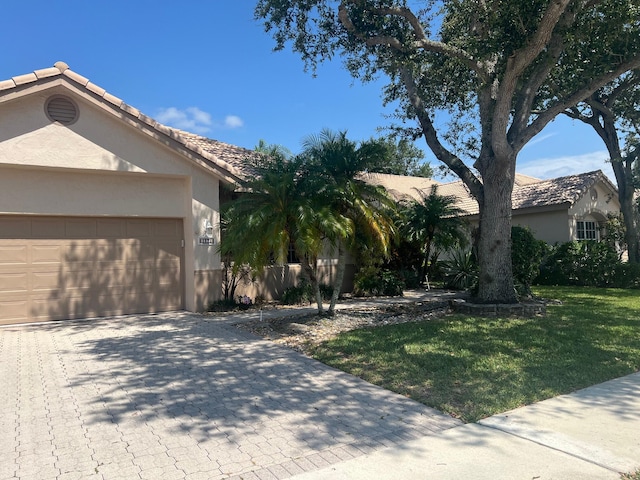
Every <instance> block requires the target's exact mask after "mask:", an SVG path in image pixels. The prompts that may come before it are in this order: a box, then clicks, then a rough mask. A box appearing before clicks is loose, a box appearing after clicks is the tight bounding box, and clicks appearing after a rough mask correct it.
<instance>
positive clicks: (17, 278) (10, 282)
mask: <svg viewBox="0 0 640 480" xmlns="http://www.w3.org/2000/svg"><path fill="white" fill-rule="evenodd" d="M28 280H29V277H28V275H27V273H7V272H3V271H2V269H0V293H3V294H16V293H18V294H25V293H26V292H27V291H28V290H29V281H28Z"/></svg>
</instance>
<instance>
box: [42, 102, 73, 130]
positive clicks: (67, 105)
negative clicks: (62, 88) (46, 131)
mask: <svg viewBox="0 0 640 480" xmlns="http://www.w3.org/2000/svg"><path fill="white" fill-rule="evenodd" d="M44 109H45V112H46V113H47V117H49V120H51V121H52V122H58V123H61V124H62V125H71V124H72V123H74V122H75V121H76V120H78V107H77V106H76V104H75V103H74V102H72V101H71V99H69V98H68V97H63V96H60V95H56V96H53V97H51V98H49V100H47V103H46V104H45V107H44Z"/></svg>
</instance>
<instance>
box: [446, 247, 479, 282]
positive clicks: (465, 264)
mask: <svg viewBox="0 0 640 480" xmlns="http://www.w3.org/2000/svg"><path fill="white" fill-rule="evenodd" d="M440 267H441V269H442V274H443V276H444V280H445V286H446V287H447V288H453V289H456V290H475V289H476V288H477V286H478V262H477V261H476V258H475V255H474V254H473V251H472V250H471V249H469V248H457V249H455V250H453V251H452V252H450V257H449V258H448V259H447V260H444V261H442V262H440Z"/></svg>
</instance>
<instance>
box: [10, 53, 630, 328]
mask: <svg viewBox="0 0 640 480" xmlns="http://www.w3.org/2000/svg"><path fill="white" fill-rule="evenodd" d="M252 154H253V152H252V151H250V150H247V149H243V148H240V147H236V146H233V145H229V144H226V143H223V142H218V141H216V140H212V139H208V138H204V137H201V136H198V135H195V134H192V133H189V132H184V131H180V130H177V129H174V128H170V127H167V126H164V125H161V124H159V123H158V122H156V121H155V120H153V119H152V118H150V117H148V116H146V115H144V114H143V113H141V112H140V111H138V110H137V109H135V108H133V107H131V106H129V105H127V104H126V103H124V102H123V101H122V100H120V99H119V98H117V97H115V96H113V95H111V94H109V93H108V92H106V91H105V90H104V89H103V88H101V87H99V86H97V85H95V84H94V83H92V82H90V81H89V80H88V79H87V78H85V77H83V76H81V75H79V74H78V73H76V72H74V71H72V70H71V69H69V67H68V66H67V65H66V64H65V63H63V62H58V63H56V64H55V65H54V66H53V67H51V68H45V69H42V70H36V71H35V72H32V73H29V74H25V75H19V76H16V77H13V78H11V79H8V80H4V81H0V324H11V323H22V322H37V321H47V320H57V319H72V318H85V317H101V316H110V315H119V314H127V313H151V312H161V311H172V310H182V309H185V310H189V311H202V310H204V309H205V308H206V307H207V305H208V304H209V303H210V302H212V301H215V300H218V299H219V298H220V296H221V290H222V288H221V287H222V276H223V273H222V272H223V270H222V263H221V259H220V256H219V254H218V253H217V248H216V245H217V244H218V242H219V240H220V231H219V220H220V205H221V202H224V201H225V200H228V199H229V198H230V196H229V191H230V189H228V188H225V186H231V187H233V186H234V185H237V184H238V182H239V180H241V179H242V178H246V177H247V176H248V175H250V174H251V173H250V171H248V170H247V168H246V159H247V157H248V156H250V155H252ZM366 179H367V181H370V182H372V183H376V184H381V185H384V186H386V187H387V188H388V189H389V191H391V193H392V194H394V195H396V197H397V198H404V197H407V196H414V197H415V196H416V195H417V190H416V189H421V190H425V191H428V189H429V188H430V186H431V185H432V184H433V183H437V182H434V181H433V180H431V179H424V178H418V177H398V176H394V175H382V174H369V175H367V176H366ZM438 191H439V193H441V194H444V195H450V194H453V195H456V197H457V198H458V203H459V206H460V207H461V208H464V209H465V211H466V212H467V217H468V218H469V219H470V220H471V221H472V222H473V221H475V222H477V205H476V204H475V201H474V200H473V199H472V198H471V197H470V196H469V195H468V193H467V192H466V190H465V188H464V186H463V184H462V183H461V182H451V183H444V184H439V190H438ZM618 210H619V204H618V198H617V192H616V190H615V187H613V185H612V184H611V183H610V182H609V181H608V180H607V179H606V177H605V176H604V175H602V172H591V173H588V174H583V175H576V176H572V177H564V178H563V179H554V180H539V179H534V178H531V177H525V176H522V175H519V176H518V179H517V181H516V189H515V190H514V223H519V224H522V225H528V226H530V227H531V228H532V229H533V230H534V232H535V233H536V235H537V236H538V238H541V239H543V240H546V241H548V242H551V243H554V242H562V241H567V240H570V239H574V238H597V236H598V235H599V233H598V229H597V228H596V227H597V224H600V223H601V222H603V221H604V220H605V219H606V214H607V212H609V211H618ZM319 269H320V273H321V275H322V276H324V278H325V279H327V280H329V279H330V276H331V275H332V274H333V272H334V269H335V261H334V260H333V259H332V258H331V255H330V252H327V255H325V258H322V259H320V261H319ZM299 272H300V265H296V264H290V265H285V266H283V267H274V268H272V269H269V271H268V272H267V273H266V276H265V277H264V278H263V279H262V280H261V282H260V283H259V284H256V283H252V284H249V285H243V286H242V287H241V289H240V290H239V293H247V294H248V295H250V296H252V297H255V296H256V295H262V296H264V297H265V298H273V297H277V296H278V294H279V293H281V292H282V290H283V289H284V288H286V286H289V285H292V284H295V283H296V281H297V279H298V277H299ZM352 274H353V265H351V266H350V268H349V272H348V276H351V275H352Z"/></svg>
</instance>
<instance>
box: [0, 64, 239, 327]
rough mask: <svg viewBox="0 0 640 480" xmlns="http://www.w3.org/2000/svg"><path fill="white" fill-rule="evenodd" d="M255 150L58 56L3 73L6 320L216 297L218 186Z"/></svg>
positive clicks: (2, 282)
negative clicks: (177, 117) (138, 101)
mask: <svg viewBox="0 0 640 480" xmlns="http://www.w3.org/2000/svg"><path fill="white" fill-rule="evenodd" d="M250 153H251V152H250V151H248V150H245V149H242V148H239V147H234V146H232V145H227V144H224V143H221V142H216V141H213V140H207V141H206V142H204V143H203V142H202V139H201V137H197V136H194V135H191V134H188V133H186V132H181V131H178V130H175V129H171V128H168V127H165V126H163V125H160V124H159V123H157V122H156V121H154V120H153V119H151V118H149V117H147V116H145V115H143V114H142V113H140V112H139V111H138V110H136V109H135V108H133V107H131V106H129V105H127V104H125V103H124V102H123V101H122V100H120V99H119V98H116V97H114V96H113V95H110V94H109V93H107V92H105V90H104V89H102V88H100V87H98V86H97V85H95V84H93V83H91V82H90V81H89V80H88V79H86V78H84V77H82V76H81V75H78V74H77V73H75V72H73V71H71V70H70V69H69V67H68V66H67V65H66V64H64V63H62V62H58V63H56V64H55V66H54V67H52V68H46V69H43V70H37V71H35V72H33V73H30V74H27V75H20V76H17V77H14V78H12V79H9V80H6V81H0V324H7V323H16V322H32V321H43V320H54V319H68V318H81V317H95V316H107V315H115V314H125V313H140V312H144V313H146V312H159V311H169V310H178V309H186V310H191V311H196V310H202V309H203V308H205V307H206V306H207V305H208V303H209V302H211V301H214V300H217V299H219V297H220V283H221V264H220V257H219V255H218V254H217V253H216V247H215V245H216V244H217V243H218V241H219V235H220V234H219V230H218V224H219V211H220V188H221V185H223V184H233V183H236V182H237V181H238V179H239V178H240V177H241V176H242V175H243V170H242V168H243V167H242V166H243V163H244V162H243V160H244V159H245V158H246V156H247V155H249V154H250Z"/></svg>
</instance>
